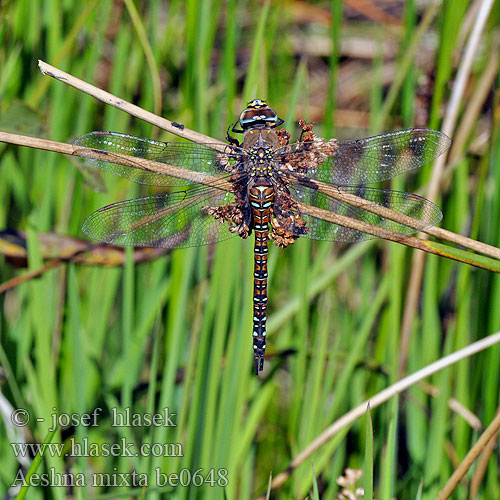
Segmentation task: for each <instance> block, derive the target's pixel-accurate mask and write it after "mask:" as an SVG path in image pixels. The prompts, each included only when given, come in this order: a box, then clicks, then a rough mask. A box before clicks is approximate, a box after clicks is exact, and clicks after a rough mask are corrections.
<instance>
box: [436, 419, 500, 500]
mask: <svg viewBox="0 0 500 500" xmlns="http://www.w3.org/2000/svg"><path fill="white" fill-rule="evenodd" d="M499 429H500V412H498V413H497V415H496V416H495V418H494V419H493V420H492V422H491V424H490V425H488V427H487V428H486V430H485V431H484V432H483V433H482V434H481V436H480V438H479V439H478V440H477V442H476V444H475V445H474V446H473V447H472V448H471V449H470V450H469V453H467V455H465V458H464V459H463V460H462V462H461V463H460V465H459V466H458V467H457V468H456V469H455V472H453V474H452V475H451V477H450V479H448V482H447V483H446V484H445V486H444V488H443V489H442V490H441V491H440V492H439V493H438V496H437V498H436V500H446V499H447V498H449V497H450V495H451V494H452V493H453V491H454V490H455V488H456V487H457V486H458V483H459V482H460V481H461V479H462V478H463V477H464V476H465V474H467V471H468V470H469V469H470V467H471V465H472V464H473V463H474V461H475V460H476V458H477V457H478V456H479V454H480V453H481V452H482V451H483V450H484V448H485V447H486V446H487V445H488V443H489V442H490V440H491V439H492V438H493V437H494V436H495V435H496V434H497V433H498V430H499Z"/></svg>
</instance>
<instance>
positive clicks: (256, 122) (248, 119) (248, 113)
mask: <svg viewBox="0 0 500 500" xmlns="http://www.w3.org/2000/svg"><path fill="white" fill-rule="evenodd" d="M239 122H240V126H241V128H242V130H243V132H246V131H247V130H249V129H252V128H273V127H276V126H278V125H281V124H282V123H283V120H281V119H280V118H278V114H277V113H276V111H274V109H273V108H271V107H269V106H268V104H267V101H264V100H262V99H253V100H252V101H250V102H249V103H248V104H247V107H246V109H245V110H243V112H242V113H241V115H240V120H239Z"/></svg>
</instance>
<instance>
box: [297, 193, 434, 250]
mask: <svg viewBox="0 0 500 500" xmlns="http://www.w3.org/2000/svg"><path fill="white" fill-rule="evenodd" d="M334 188H335V189H338V191H339V194H342V193H345V194H348V195H355V196H356V197H358V198H362V199H364V200H366V201H367V206H368V204H371V203H376V204H377V205H380V206H382V207H387V208H390V209H391V210H392V211H394V212H398V213H399V214H403V215H407V216H409V217H411V218H412V219H414V221H415V222H416V221H418V222H417V224H416V225H417V226H418V229H415V228H413V227H409V226H406V225H404V224H401V223H399V222H395V221H393V220H390V219H388V218H385V217H382V216H381V215H378V214H375V213H372V212H370V211H368V210H365V209H364V208H363V206H362V202H361V206H353V205H351V204H349V203H347V202H345V201H342V200H338V199H335V198H332V197H330V196H328V195H327V194H325V193H321V192H319V191H317V190H315V189H311V188H308V187H306V186H300V188H299V189H300V191H301V198H297V199H300V202H301V203H304V204H306V205H311V206H314V207H318V208H321V209H324V210H328V211H330V212H333V213H336V214H340V215H344V216H346V217H349V218H351V219H355V220H359V221H362V222H366V223H368V224H371V225H372V226H375V227H376V228H383V229H389V230H391V231H394V232H397V233H400V234H403V235H406V234H412V233H416V232H418V231H423V230H424V229H426V228H428V227H431V226H434V225H436V224H437V223H439V221H440V220H441V219H442V213H441V210H439V208H438V207H437V206H436V205H434V203H432V202H430V201H429V200H427V199H425V198H422V197H421V196H418V195H416V194H412V193H405V192H403V191H394V190H391V189H378V188H370V187H366V186H358V187H356V186H335V187H334ZM358 201H360V200H358ZM301 216H302V217H303V218H304V220H305V221H306V223H307V227H309V231H308V232H307V234H305V235H304V236H305V237H307V238H312V239H316V240H325V241H341V242H346V243H353V242H356V241H361V240H367V239H373V238H377V237H383V235H382V234H380V236H379V235H377V234H375V235H372V234H368V233H364V232H362V231H359V230H357V229H353V228H350V227H346V226H341V225H338V224H334V223H331V222H327V221H325V220H323V219H319V218H316V217H312V216H310V215H306V214H302V215H301Z"/></svg>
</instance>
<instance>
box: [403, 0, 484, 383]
mask: <svg viewBox="0 0 500 500" xmlns="http://www.w3.org/2000/svg"><path fill="white" fill-rule="evenodd" d="M492 6H493V0H485V1H484V2H483V4H482V5H481V7H480V9H479V11H478V14H477V16H476V18H475V23H474V26H473V28H472V31H471V34H470V36H469V39H468V41H467V45H466V47H465V51H464V55H463V58H462V62H461V64H460V67H459V68H458V71H457V77H456V79H455V84H454V86H453V91H452V93H451V97H450V101H449V103H448V106H447V110H446V115H445V118H444V120H443V127H442V130H441V131H442V132H443V133H445V134H446V135H447V136H448V137H453V130H454V128H455V123H456V120H457V116H458V110H459V107H460V102H461V100H462V97H463V94H464V90H465V85H466V83H467V79H468V76H469V73H470V69H471V66H472V62H473V59H474V55H475V54H476V52H477V48H478V45H479V41H480V38H481V34H482V32H483V30H484V26H485V24H486V20H487V19H488V16H489V13H490V11H491V7H492ZM445 162H446V155H441V156H440V157H438V158H437V159H436V161H435V162H434V168H433V170H432V176H431V181H430V183H429V190H428V192H427V195H426V197H427V198H429V200H430V201H435V200H436V198H437V195H438V191H439V185H440V181H441V177H442V175H443V169H444V165H445ZM423 237H424V239H425V238H426V236H425V235H424V236H423ZM424 263H425V254H423V253H420V252H417V253H416V254H415V255H414V256H413V262H412V273H411V275H410V280H409V283H408V292H407V295H406V302H405V308H404V312H403V320H402V323H401V345H400V350H399V351H400V361H399V373H400V374H403V373H404V371H405V369H406V359H407V353H408V348H409V345H410V336H411V328H412V324H413V320H414V318H415V315H416V312H417V305H418V297H419V296H420V288H421V285H422V277H423V273H424Z"/></svg>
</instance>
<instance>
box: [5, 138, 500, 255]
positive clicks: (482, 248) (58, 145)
mask: <svg viewBox="0 0 500 500" xmlns="http://www.w3.org/2000/svg"><path fill="white" fill-rule="evenodd" d="M0 141H2V142H6V143H10V144H16V145H19V146H28V147H32V148H37V149H43V150H45V151H54V152H57V153H63V154H67V155H72V156H78V157H84V158H88V157H89V156H91V157H93V158H95V159H98V160H104V161H109V159H110V157H109V153H108V152H106V151H99V150H96V149H93V150H89V149H88V148H82V147H80V146H74V145H72V144H66V143H62V142H56V141H49V140H46V139H40V138H35V137H28V136H22V135H17V134H11V133H7V132H0ZM112 159H113V162H115V163H118V164H120V165H125V166H130V167H134V168H141V169H144V170H147V171H151V172H157V173H162V174H165V175H169V176H171V177H176V178H178V179H185V180H188V181H192V182H197V183H199V184H203V185H205V186H216V187H217V188H219V189H222V190H225V191H231V190H232V185H231V183H230V182H229V181H224V180H223V179H220V178H218V177H215V176H212V175H209V174H205V173H201V172H194V171H191V170H186V169H184V168H180V167H175V166H173V165H167V164H165V163H160V162H153V161H150V160H146V159H144V158H137V157H130V156H128V155H120V154H117V153H113V158H112ZM313 183H314V184H315V185H316V187H317V188H318V190H319V191H321V192H323V193H325V194H327V195H328V196H331V197H332V198H335V199H337V200H340V201H343V202H346V203H349V204H350V205H352V206H355V207H359V208H363V209H364V210H367V211H369V212H372V213H375V214H377V215H380V216H381V217H384V218H387V219H390V220H393V221H395V222H398V223H400V224H404V225H406V226H409V227H412V228H414V229H416V230H419V229H422V222H421V221H419V220H417V219H413V218H412V217H409V216H407V215H404V214H400V213H398V212H394V211H393V210H390V209H389V208H387V207H383V206H380V205H377V204H376V203H373V202H370V201H368V200H365V199H364V198H361V197H358V196H355V195H352V194H350V193H345V192H343V191H342V190H341V189H337V188H335V187H333V186H330V185H328V184H324V183H322V182H319V181H313ZM299 206H300V209H301V210H302V212H303V213H305V214H307V215H311V216H313V217H317V218H320V219H323V220H325V221H328V222H332V223H335V224H339V225H341V226H346V227H350V228H353V229H357V230H359V231H362V232H364V233H368V234H372V235H374V236H376V237H379V238H385V239H387V240H391V241H395V242H397V243H401V244H403V245H407V246H410V247H413V248H417V249H419V250H423V251H424V252H430V253H434V254H436V255H442V256H447V257H450V258H453V259H455V260H458V261H460V262H467V260H464V259H461V258H458V257H456V256H451V255H448V254H447V252H446V248H445V247H444V245H441V247H443V248H441V247H440V246H439V244H437V243H432V244H431V243H429V242H427V241H424V240H422V239H420V238H416V237H414V236H407V235H402V234H400V233H397V232H394V231H390V230H388V229H384V228H381V227H378V226H373V225H371V224H368V223H366V222H362V221H359V220H356V219H351V218H349V217H346V216H343V215H340V214H336V213H333V212H330V211H329V210H323V209H320V208H317V207H312V206H309V205H304V204H299ZM425 231H426V232H428V233H431V234H439V237H441V238H443V239H445V240H447V241H450V242H452V243H456V244H459V245H462V246H464V247H466V248H471V249H472V250H474V251H477V252H480V253H483V254H484V255H487V256H490V257H493V258H497V259H500V249H498V248H496V247H492V246H490V245H486V244H484V243H480V242H478V241H475V240H471V239H470V238H466V237H464V236H461V235H459V234H455V233H452V232H451V231H446V230H443V229H438V228H428V229H425Z"/></svg>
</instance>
